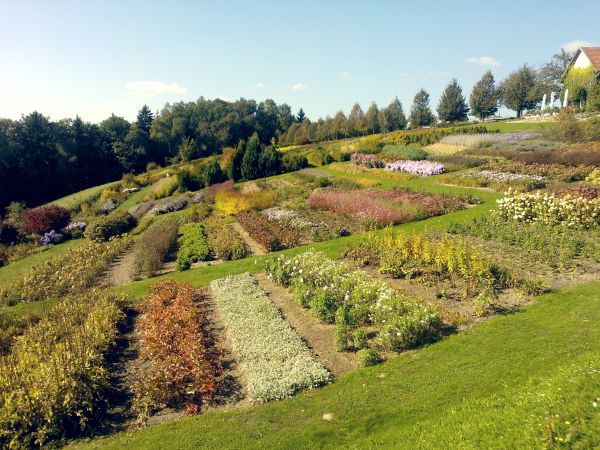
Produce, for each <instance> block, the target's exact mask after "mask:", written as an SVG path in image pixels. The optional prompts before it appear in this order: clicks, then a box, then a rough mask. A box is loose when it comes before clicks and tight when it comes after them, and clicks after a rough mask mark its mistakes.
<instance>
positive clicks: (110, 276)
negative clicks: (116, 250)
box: [106, 244, 135, 286]
mask: <svg viewBox="0 0 600 450" xmlns="http://www.w3.org/2000/svg"><path fill="white" fill-rule="evenodd" d="M134 259H135V244H134V245H133V246H132V247H131V248H130V249H129V250H127V251H126V252H125V253H123V254H122V255H121V256H119V257H118V258H117V259H116V260H115V261H114V262H113V263H112V264H111V266H110V267H109V268H108V272H107V273H106V279H107V281H108V283H109V284H110V285H111V286H121V285H122V284H127V283H131V282H132V281H133V280H132V278H131V276H130V274H131V267H132V266H133V261H134Z"/></svg>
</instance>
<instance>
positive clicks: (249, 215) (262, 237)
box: [235, 211, 299, 252]
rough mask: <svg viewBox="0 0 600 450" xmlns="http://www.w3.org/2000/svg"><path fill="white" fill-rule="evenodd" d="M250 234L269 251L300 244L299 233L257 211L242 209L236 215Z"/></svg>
mask: <svg viewBox="0 0 600 450" xmlns="http://www.w3.org/2000/svg"><path fill="white" fill-rule="evenodd" d="M235 218H236V220H237V221H238V223H239V224H240V225H241V226H242V227H244V229H245V230H246V231H247V232H248V234H249V235H250V236H251V237H252V238H253V239H254V240H255V241H256V242H258V243H259V244H260V245H262V246H263V247H264V248H265V249H266V250H267V251H268V252H272V251H276V250H281V249H284V248H290V247H295V246H296V245H298V244H299V240H298V235H297V233H295V232H294V231H293V230H292V229H290V228H286V227H284V226H283V225H281V224H279V223H278V222H276V221H275V220H269V218H268V217H266V216H265V215H263V214H261V213H259V212H256V211H241V212H239V213H238V214H236V216H235Z"/></svg>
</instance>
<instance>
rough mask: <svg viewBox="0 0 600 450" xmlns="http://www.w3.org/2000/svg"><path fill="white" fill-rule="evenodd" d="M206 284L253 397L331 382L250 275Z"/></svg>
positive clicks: (289, 392) (271, 397)
mask: <svg viewBox="0 0 600 450" xmlns="http://www.w3.org/2000/svg"><path fill="white" fill-rule="evenodd" d="M210 287H211V291H212V295H213V297H214V301H215V304H216V306H217V308H218V309H219V312H220V314H221V317H222V318H223V321H224V323H225V326H226V329H227V337H228V339H229V341H230V342H231V345H232V347H233V351H234V353H235V355H236V358H237V360H238V362H239V363H240V366H241V368H242V370H243V372H244V375H245V377H246V381H247V385H248V396H249V398H250V400H251V401H253V402H255V403H263V402H268V401H272V400H278V399H282V398H286V397H290V396H292V395H293V394H294V393H296V392H297V391H300V390H302V389H310V388H312V387H316V386H320V385H323V384H326V383H328V382H329V381H330V380H331V375H330V373H329V372H328V371H327V369H326V368H325V367H323V366H322V365H321V364H320V363H319V362H318V361H317V360H316V359H315V358H314V356H313V355H312V354H311V352H310V350H309V349H308V347H307V346H306V344H305V343H304V341H302V339H301V338H300V336H298V334H297V333H296V332H295V331H294V330H293V329H292V328H291V327H290V325H289V324H288V323H287V322H286V321H285V320H284V319H283V318H282V317H281V314H280V312H279V310H278V309H277V307H276V306H275V305H274V304H273V303H272V301H271V300H270V299H269V297H268V296H267V294H266V293H265V291H264V290H263V289H262V288H261V287H260V286H259V285H258V284H257V282H256V280H255V279H254V278H253V277H252V276H251V275H250V274H248V273H245V274H242V275H237V276H229V277H227V278H223V279H220V280H216V281H213V282H212V283H211V284H210Z"/></svg>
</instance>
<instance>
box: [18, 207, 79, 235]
mask: <svg viewBox="0 0 600 450" xmlns="http://www.w3.org/2000/svg"><path fill="white" fill-rule="evenodd" d="M70 219H71V213H70V212H69V210H68V209H66V208H63V207H61V206H56V205H50V206H41V207H39V208H35V209H27V210H25V212H24V213H23V226H22V228H21V232H22V233H23V234H44V233H46V232H48V231H51V230H56V231H59V230H60V229H62V228H63V227H66V226H67V225H68V224H69V220H70Z"/></svg>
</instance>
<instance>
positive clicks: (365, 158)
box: [350, 153, 385, 169]
mask: <svg viewBox="0 0 600 450" xmlns="http://www.w3.org/2000/svg"><path fill="white" fill-rule="evenodd" d="M350 161H352V163H354V164H356V165H357V166H363V167H367V168H369V169H381V168H383V167H384V166H385V164H384V162H383V161H382V160H381V159H379V156H377V155H374V154H372V153H352V155H351V157H350Z"/></svg>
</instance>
